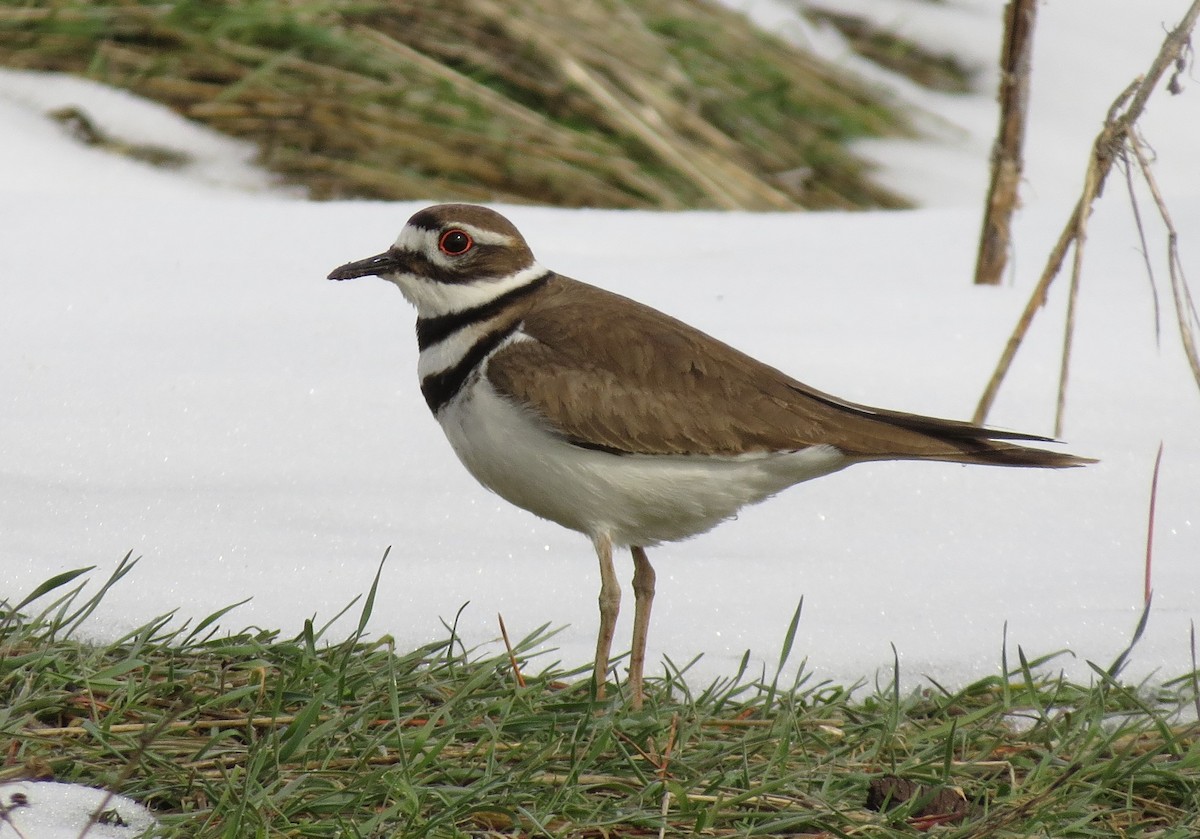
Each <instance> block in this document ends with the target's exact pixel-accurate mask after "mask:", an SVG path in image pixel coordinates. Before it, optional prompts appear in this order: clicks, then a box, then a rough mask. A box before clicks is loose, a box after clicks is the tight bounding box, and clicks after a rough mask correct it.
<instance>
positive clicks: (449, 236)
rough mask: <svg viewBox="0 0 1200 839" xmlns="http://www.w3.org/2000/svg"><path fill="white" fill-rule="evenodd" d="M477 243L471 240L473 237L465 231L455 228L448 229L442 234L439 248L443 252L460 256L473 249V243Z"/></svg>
mask: <svg viewBox="0 0 1200 839" xmlns="http://www.w3.org/2000/svg"><path fill="white" fill-rule="evenodd" d="M473 244H475V243H474V242H472V241H471V237H470V236H469V235H467V233H466V232H465V231H462V230H459V229H457V228H455V229H454V230H447V231H446V232H445V233H443V234H442V238H441V240H440V241H439V242H438V248H440V249H441V251H442V253H445V254H449V255H450V256H458V255H459V254H463V253H466V252H467V251H469V250H470V249H471V245H473Z"/></svg>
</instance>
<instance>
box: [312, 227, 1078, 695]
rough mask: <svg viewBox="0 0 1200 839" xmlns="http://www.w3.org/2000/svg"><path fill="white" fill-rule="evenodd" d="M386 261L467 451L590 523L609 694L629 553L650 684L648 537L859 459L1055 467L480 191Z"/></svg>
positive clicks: (1056, 462)
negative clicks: (699, 314)
mask: <svg viewBox="0 0 1200 839" xmlns="http://www.w3.org/2000/svg"><path fill="white" fill-rule="evenodd" d="M365 276H376V277H380V278H382V279H384V280H387V281H389V282H391V283H394V284H395V285H396V286H398V287H399V289H400V291H401V293H402V294H403V295H404V297H405V298H407V300H408V302H409V303H411V304H412V305H413V307H415V309H416V315H417V320H416V338H417V348H418V351H419V356H418V362H417V373H418V377H419V379H420V387H421V393H422V394H423V396H424V398H425V402H426V404H427V405H428V406H429V410H430V411H431V412H432V413H433V415H434V417H435V418H436V419H437V421H438V423H439V424H440V425H441V427H442V430H443V431H444V432H445V435H446V437H447V439H448V440H449V442H450V446H451V447H452V448H453V449H454V452H455V454H457V456H458V458H459V460H461V461H462V463H463V465H464V466H465V467H466V468H467V470H468V471H469V472H470V473H471V475H473V476H474V477H475V478H476V479H477V480H478V481H479V483H481V484H482V485H483V486H485V487H487V488H488V489H489V490H492V491H493V492H495V493H496V494H497V495H499V496H500V497H502V498H504V499H506V500H507V501H509V502H511V503H512V504H514V505H516V506H517V507H521V508H524V509H525V510H528V511H529V512H531V513H533V514H535V515H537V516H539V517H541V518H543V519H548V520H549V521H552V522H556V523H557V524H559V525H562V526H563V527H566V528H568V529H570V530H574V531H578V532H579V533H582V534H584V535H585V536H587V537H588V538H590V539H591V541H592V544H593V546H594V548H595V551H596V556H597V559H598V560H599V565H600V596H599V610H600V627H599V632H598V634H597V640H596V654H595V661H594V665H593V680H594V685H595V687H594V690H595V694H594V695H595V696H596V698H597V699H598V700H603V699H604V698H605V695H606V694H605V683H606V679H607V676H608V671H609V659H610V654H611V648H612V642H613V635H614V629H615V625H616V620H617V615H618V612H619V609H620V602H621V589H620V584H619V583H618V581H617V577H616V573H615V571H614V567H613V551H614V549H618V548H628V549H629V550H630V552H631V554H632V557H633V567H634V573H633V586H632V588H633V594H634V622H633V638H632V644H631V649H630V654H629V662H628V679H627V681H626V687H627V690H628V693H629V704H630V706H631V708H633V709H635V710H636V709H641V708H642V706H643V698H644V668H645V659H646V638H647V634H648V631H649V624H650V611H651V607H652V604H653V601H654V593H655V573H654V569H653V567H652V566H651V564H650V562H649V560H648V559H647V555H646V551H647V549H648V548H652V547H655V546H658V545H661V544H663V543H668V542H676V541H679V540H682V539H687V538H689V537H692V536H696V535H698V534H701V533H704V532H706V531H708V530H710V529H712V528H713V527H715V526H716V525H718V524H720V523H721V522H724V521H726V520H728V519H731V518H733V517H734V516H735V515H736V514H737V512H738V511H739V510H740V509H741V508H742V507H744V506H746V505H748V504H755V503H757V502H760V501H762V500H764V499H766V498H768V497H770V496H772V495H775V494H776V493H778V492H780V491H781V490H783V489H786V488H787V487H790V486H792V485H794V484H797V483H800V482H802V481H807V480H809V479H812V478H816V477H819V476H822V475H827V474H829V473H831V472H836V471H838V470H841V469H843V468H845V467H847V466H851V465H853V464H858V463H864V462H868V461H887V460H926V461H948V462H951V463H973V464H995V465H1001V466H1028V467H1047V468H1062V467H1070V466H1081V465H1083V464H1086V463H1091V462H1094V461H1093V460H1092V459H1091V458H1086V457H1078V456H1075V455H1071V454H1066V453H1061V452H1057V451H1052V450H1047V449H1044V448H1038V447H1033V446H1027V445H1024V444H1026V443H1054V442H1057V441H1055V440H1053V439H1051V438H1048V437H1042V436H1039V435H1035V434H1025V433H1020V432H1016V431H1004V430H998V429H994V428H989V427H984V426H980V425H976V424H972V423H968V422H961V421H957V420H947V419H937V418H934V417H927V416H920V415H917V414H910V413H902V412H899V411H891V410H885V409H881V408H872V407H868V406H866V405H861V404H856V403H854V402H849V401H846V400H843V399H839V398H837V397H835V396H831V395H829V394H827V393H823V392H821V391H819V390H817V389H815V388H812V387H810V386H808V385H806V384H803V383H801V382H800V381H798V380H796V379H794V378H792V377H791V376H789V375H787V374H786V373H783V372H782V371H780V370H777V369H775V368H774V367H771V366H769V365H767V364H765V363H763V362H761V361H759V360H757V359H755V358H753V357H752V356H750V355H747V354H746V353H743V352H741V351H739V350H737V349H735V348H733V347H732V346H730V345H728V344H725V343H723V342H721V341H719V340H718V339H716V338H714V337H712V336H710V335H708V334H706V333H704V332H702V331H700V330H699V329H696V328H695V327H692V326H690V325H688V324H686V323H684V322H682V321H680V320H677V319H675V318H673V317H671V316H669V315H667V314H664V313H663V312H660V311H658V310H657V309H653V308H651V307H649V306H646V305H644V304H642V303H639V302H637V301H635V300H632V299H630V298H628V297H624V296H621V295H618V294H615V293H613V292H611V291H607V290H605V289H602V288H600V287H598V286H594V285H590V284H588V283H585V282H581V281H579V280H574V279H571V278H569V277H566V276H563V275H562V274H558V273H556V272H554V271H552V270H550V269H549V268H546V267H543V266H542V265H541V264H540V263H539V262H538V261H537V260H536V259H535V258H534V255H533V252H532V250H531V249H530V247H529V245H528V244H527V243H526V241H525V238H524V237H523V236H522V235H521V233H520V231H519V230H518V229H517V228H516V227H515V226H514V225H513V223H512V222H510V221H509V220H508V219H507V218H505V217H504V216H503V215H501V214H500V213H498V212H496V211H495V210H492V209H490V208H487V207H483V206H479V205H475V204H439V205H435V206H431V207H427V208H425V209H423V210H420V211H419V212H417V213H416V214H414V215H413V216H412V217H411V218H410V219H409V220H408V222H407V223H406V224H405V225H404V227H403V229H402V230H401V231H400V235H399V236H398V238H397V239H396V241H395V243H394V244H393V245H392V246H391V247H389V248H388V249H387V250H386V251H384V252H383V253H380V254H378V255H376V256H371V257H368V258H366V259H361V260H357V261H354V262H348V263H346V264H345V265H342V266H340V267H338V268H335V269H334V270H333V271H332V272H331V273H330V274H329V279H331V280H350V279H354V278H358V277H365Z"/></svg>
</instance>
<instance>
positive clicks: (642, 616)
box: [629, 545, 654, 711]
mask: <svg viewBox="0 0 1200 839" xmlns="http://www.w3.org/2000/svg"><path fill="white" fill-rule="evenodd" d="M631 551H632V553H633V597H634V607H633V650H632V651H631V652H630V653H629V704H630V705H631V706H632V707H633V709H634V710H635V711H637V710H641V707H642V671H643V670H644V669H645V667H646V634H647V633H648V632H649V631H650V606H651V605H652V604H653V603H654V569H653V568H652V567H651V566H650V560H648V559H646V550H645V548H641V547H638V546H637V545H634V546H633V548H631Z"/></svg>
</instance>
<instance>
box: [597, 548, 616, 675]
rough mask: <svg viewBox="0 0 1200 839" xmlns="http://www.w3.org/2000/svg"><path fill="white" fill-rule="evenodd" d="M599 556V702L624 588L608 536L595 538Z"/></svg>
mask: <svg viewBox="0 0 1200 839" xmlns="http://www.w3.org/2000/svg"><path fill="white" fill-rule="evenodd" d="M592 541H593V542H594V544H595V545H596V556H598V557H599V558H600V634H599V635H598V636H597V637H596V663H595V666H594V667H593V668H592V678H593V679H595V680H596V698H597V699H603V698H604V680H605V678H607V676H608V654H609V652H610V651H611V650H612V641H613V632H615V631H616V628H617V613H618V612H619V611H620V610H621V585H620V583H618V582H617V572H616V571H615V570H613V558H612V539H610V538H609V537H608V536H607V535H601V536H597V537H595V538H594V539H593V540H592Z"/></svg>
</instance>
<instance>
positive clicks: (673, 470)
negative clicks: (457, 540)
mask: <svg viewBox="0 0 1200 839" xmlns="http://www.w3.org/2000/svg"><path fill="white" fill-rule="evenodd" d="M438 420H439V421H440V422H441V425H442V430H443V431H445V433H446V437H447V438H449V440H450V445H451V446H453V447H454V451H455V452H456V453H457V454H458V457H459V459H460V460H461V461H462V462H463V464H464V465H465V466H466V467H467V469H468V470H469V471H470V472H471V474H472V475H474V476H475V478H476V479H477V480H478V481H479V482H480V483H482V484H483V485H484V486H486V487H488V488H489V489H491V490H493V491H494V492H495V493H497V494H498V495H500V496H501V497H502V498H504V499H505V500H507V501H509V502H511V503H513V504H515V505H517V506H518V507H522V508H524V509H526V510H529V511H530V512H531V513H534V514H535V515H538V516H541V517H542V518H544V519H549V520H550V521H553V522H556V523H558V524H560V525H562V526H563V527H567V528H570V529H571V530H577V531H579V532H581V533H585V534H587V535H588V536H591V537H593V538H594V537H596V536H598V535H601V534H603V535H607V536H608V537H609V538H610V539H612V541H613V544H614V545H622V546H627V545H641V546H645V547H649V546H653V545H656V544H658V543H660V542H673V541H677V540H679V539H686V538H688V537H689V536H695V535H696V534H698V533H703V532H705V531H706V530H709V529H711V528H712V527H715V526H716V525H718V524H720V523H721V522H722V521H724V520H726V519H728V518H731V517H732V516H734V515H735V514H736V513H737V511H738V510H739V509H741V508H742V507H743V506H745V505H747V504H754V503H756V502H758V501H762V500H763V499H764V498H768V497H770V496H771V495H774V494H775V493H777V492H779V491H780V490H782V489H786V488H787V487H789V486H791V485H792V484H795V483H799V482H800V481H805V480H808V479H809V478H815V477H818V476H820V475H825V474H828V473H830V472H834V471H836V470H838V469H841V468H843V467H844V466H847V465H848V464H849V463H850V461H849V459H848V458H846V457H845V456H844V455H843V454H842V453H841V452H840V451H839V450H838V449H836V448H834V447H832V446H814V447H811V448H808V449H803V450H800V451H794V452H769V453H765V454H755V455H741V456H734V457H706V456H693V455H637V454H627V455H618V454H610V453H607V452H602V451H596V450H592V449H584V448H580V447H578V446H573V445H571V444H569V443H567V442H564V441H563V440H562V439H560V438H558V437H556V436H554V435H553V434H551V433H550V432H548V431H547V430H546V429H545V428H544V427H543V425H542V424H541V422H540V421H539V420H537V419H535V418H534V417H533V416H532V415H531V414H530V413H528V412H527V411H524V410H523V409H521V408H519V407H518V406H516V405H514V404H512V403H511V402H510V401H509V400H507V399H505V398H504V397H501V396H499V395H498V394H497V393H496V392H495V391H494V390H493V389H492V387H491V385H489V384H488V383H487V381H486V379H483V378H481V377H480V378H475V379H474V380H473V381H471V382H469V383H468V384H467V386H466V387H464V388H463V389H462V391H461V392H460V393H459V394H458V395H457V396H456V397H455V398H454V399H453V400H451V402H449V403H448V404H447V405H446V406H445V407H444V408H443V409H442V411H441V412H440V413H439V415H438Z"/></svg>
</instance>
